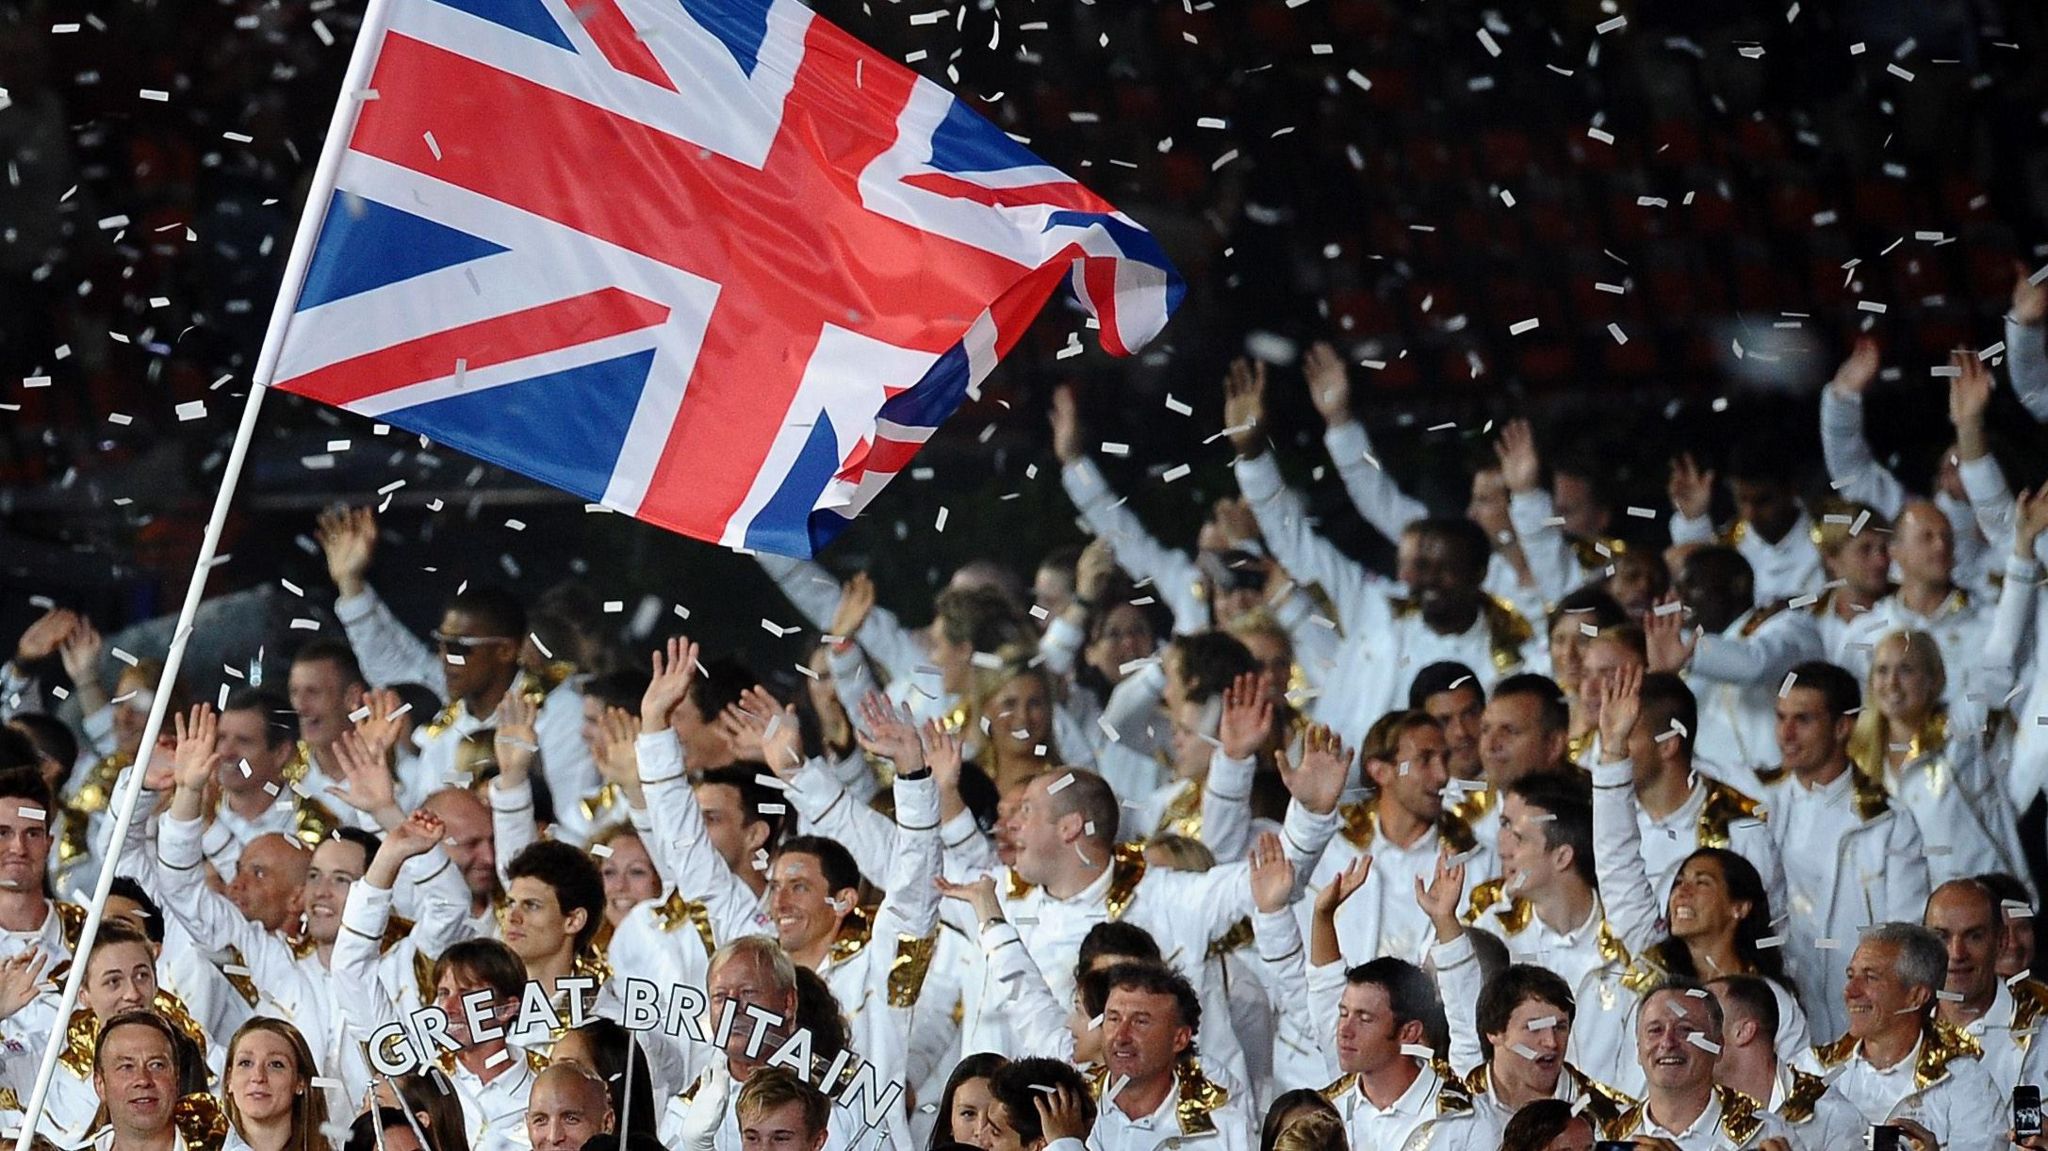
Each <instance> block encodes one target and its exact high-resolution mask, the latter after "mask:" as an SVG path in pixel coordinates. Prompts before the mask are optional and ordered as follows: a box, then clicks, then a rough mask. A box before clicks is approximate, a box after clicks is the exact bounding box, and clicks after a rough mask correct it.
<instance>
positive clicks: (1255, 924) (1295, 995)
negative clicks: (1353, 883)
mask: <svg viewBox="0 0 2048 1151" xmlns="http://www.w3.org/2000/svg"><path fill="white" fill-rule="evenodd" d="M1250 863H1251V871H1252V905H1253V906H1254V907H1256V908H1257V911H1256V912H1255V913H1254V914H1253V916H1252V938H1253V939H1254V940H1255V941H1256V943H1257V947H1258V957H1259V966H1260V967H1261V968H1262V969H1263V970H1264V973H1265V979H1264V983H1265V987H1266V1001H1267V1003H1268V1004H1269V1005H1271V1007H1272V1009H1273V1016H1274V1018H1273V1034H1274V1038H1275V1041H1276V1042H1278V1043H1281V1044H1285V1045H1288V1046H1290V1047H1292V1048H1294V1049H1295V1050H1300V1051H1331V1050H1334V1049H1335V1044H1334V1043H1332V1042H1331V1041H1330V1035H1329V1033H1328V1021H1326V1020H1322V1019H1320V1018H1319V1012H1320V1009H1321V1005H1320V1004H1318V1003H1315V1002H1313V1001H1312V1000H1311V997H1310V983H1309V966H1308V957H1307V955H1306V953H1305V951H1304V949H1303V947H1302V944H1301V926H1300V924H1299V922H1298V921H1297V920H1296V919H1295V917H1294V911H1293V906H1292V905H1293V901H1294V892H1295V875H1294V865H1293V864H1292V863H1290V862H1288V860H1287V851H1286V849H1285V848H1283V847H1282V846H1281V845H1280V837H1279V836H1277V835H1274V834H1272V833H1271V832H1267V833H1266V834H1264V835H1261V836H1259V839H1258V842H1257V843H1254V844H1253V845H1252V849H1251V856H1250ZM1331 886H1333V887H1334V886H1336V885H1335V884H1332V885H1331ZM1335 1017H1336V1011H1335V1009H1334V1007H1333V1009H1332V1010H1331V1012H1330V1018H1331V1019H1334V1018H1335ZM1319 1024H1321V1026H1320V1027H1319Z"/></svg>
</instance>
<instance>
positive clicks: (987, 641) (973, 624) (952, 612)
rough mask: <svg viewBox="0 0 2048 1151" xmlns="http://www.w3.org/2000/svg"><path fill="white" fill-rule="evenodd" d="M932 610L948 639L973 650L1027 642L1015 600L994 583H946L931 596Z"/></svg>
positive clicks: (997, 648)
mask: <svg viewBox="0 0 2048 1151" xmlns="http://www.w3.org/2000/svg"><path fill="white" fill-rule="evenodd" d="M932 614H933V615H935V616H937V617H938V624H939V631H940V632H941V633H942V634H943V635H944V636H945V637H946V641H947V642H948V643H964V644H967V645H968V646H970V647H972V648H973V649H974V650H975V651H991V652H992V651H1001V650H1002V649H1003V648H1006V647H1008V646H1010V645H1011V644H1015V643H1025V642H1030V629H1029V628H1027V627H1025V625H1024V620H1023V619H1022V618H1021V617H1020V616H1019V614H1018V611H1017V606H1016V604H1015V602H1014V601H1013V600H1012V599H1011V598H1010V596H1008V595H1006V594H1004V593H1003V592H1000V591H997V590H996V589H995V588H993V587H988V586H971V587H948V588H946V589H944V590H942V591H940V592H939V594H938V595H937V596H935V597H933V599H932Z"/></svg>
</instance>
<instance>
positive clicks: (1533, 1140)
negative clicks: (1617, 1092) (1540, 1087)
mask: <svg viewBox="0 0 2048 1151" xmlns="http://www.w3.org/2000/svg"><path fill="white" fill-rule="evenodd" d="M1500 1151H1593V1124H1592V1123H1591V1122H1590V1121H1589V1120H1588V1119H1587V1118H1586V1117H1585V1116H1583V1115H1580V1114H1577V1113H1575V1112H1574V1111H1573V1110H1572V1105H1571V1104H1570V1103H1567V1102H1565V1101H1564V1100H1562V1099H1538V1100H1536V1101H1535V1102H1534V1103H1528V1104H1524V1105H1523V1107H1522V1109H1521V1110H1519V1111H1517V1112H1515V1116H1514V1118H1512V1119H1510V1120H1508V1125H1507V1129H1506V1130H1505V1131H1503V1132H1501V1136H1500Z"/></svg>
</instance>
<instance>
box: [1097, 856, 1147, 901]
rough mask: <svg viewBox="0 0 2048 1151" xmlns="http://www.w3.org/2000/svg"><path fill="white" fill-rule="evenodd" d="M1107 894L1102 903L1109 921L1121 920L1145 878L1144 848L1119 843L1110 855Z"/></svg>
mask: <svg viewBox="0 0 2048 1151" xmlns="http://www.w3.org/2000/svg"><path fill="white" fill-rule="evenodd" d="M1109 872H1110V877H1109V892H1108V894H1107V895H1105V896H1104V897H1103V903H1104V904H1105V905H1106V906H1107V907H1108V909H1109V917H1110V918H1111V919H1122V918H1123V917H1124V912H1126V911H1129V910H1130V908H1131V900H1133V899H1136V898H1137V896H1138V884H1139V883H1140V882H1141V881H1142V880H1143V879H1144V878H1145V848H1144V845H1142V844H1137V843H1119V844H1117V845H1116V848H1115V850H1114V851H1113V852H1111V854H1110V859H1109Z"/></svg>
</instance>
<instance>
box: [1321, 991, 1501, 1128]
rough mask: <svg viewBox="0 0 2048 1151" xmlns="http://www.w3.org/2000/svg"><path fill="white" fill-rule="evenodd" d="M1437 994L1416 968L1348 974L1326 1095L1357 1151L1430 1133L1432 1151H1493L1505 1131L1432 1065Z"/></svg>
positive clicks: (1459, 1087) (1338, 1008) (1338, 1009)
mask: <svg viewBox="0 0 2048 1151" xmlns="http://www.w3.org/2000/svg"><path fill="white" fill-rule="evenodd" d="M1435 998H1436V989H1435V988H1434V987H1432V986H1430V982H1429V976H1427V975H1424V974H1423V973H1422V971H1421V969H1420V968H1417V967H1416V966H1415V965H1414V964H1412V963H1408V962H1405V961H1403V960H1400V959H1391V958H1381V959H1375V960H1373V961H1371V962H1370V963H1365V964H1361V965H1359V966H1357V967H1354V968H1352V969H1351V970H1349V971H1347V972H1345V973H1344V991H1343V994H1342V995H1341V997H1340V998H1339V999H1338V1001H1337V1025H1336V1040H1337V1044H1336V1045H1337V1069H1338V1070H1339V1071H1341V1072H1343V1073H1344V1074H1343V1077H1342V1078H1340V1079H1338V1080H1337V1081H1336V1082H1335V1083H1332V1084H1330V1085H1329V1086H1328V1087H1325V1088H1323V1097H1324V1098H1326V1099H1328V1100H1329V1101H1330V1102H1331V1103H1332V1104H1334V1105H1335V1106H1336V1108H1337V1113H1338V1114H1339V1115H1341V1116H1342V1117H1343V1119H1344V1127H1345V1130H1346V1131H1347V1132H1349V1133H1350V1136H1351V1148H1352V1151H1375V1149H1377V1148H1381V1147H1406V1146H1408V1145H1409V1137H1410V1136H1412V1135H1414V1134H1415V1133H1416V1132H1417V1131H1419V1130H1421V1129H1423V1128H1424V1127H1428V1128H1430V1129H1431V1132H1432V1134H1431V1136H1430V1140H1429V1142H1428V1144H1427V1145H1428V1146H1430V1147H1433V1148H1436V1147H1442V1148H1449V1147H1452V1146H1457V1147H1468V1146H1469V1147H1473V1148H1480V1147H1493V1146H1495V1145H1496V1144H1497V1143H1498V1141H1499V1138H1500V1130H1499V1128H1497V1127H1496V1126H1494V1125H1493V1123H1492V1121H1491V1116H1488V1115H1482V1114H1478V1113H1475V1112H1474V1111H1473V1108H1472V1100H1471V1098H1470V1096H1468V1095H1466V1094H1465V1089H1464V1087H1463V1086H1462V1085H1460V1084H1459V1083H1457V1082H1455V1081H1451V1080H1447V1079H1446V1078H1445V1077H1444V1076H1442V1075H1440V1074H1438V1073H1437V1071H1436V1069H1435V1067H1433V1066H1432V1055H1431V1051H1430V1047H1429V1037H1428V1031H1427V1028H1426V1026H1425V1021H1426V1020H1427V1019H1428V1017H1429V1016H1430V1015H1432V1014H1434V1013H1436V1011H1437V1010H1438V1008H1437V1005H1436V1002H1435Z"/></svg>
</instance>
